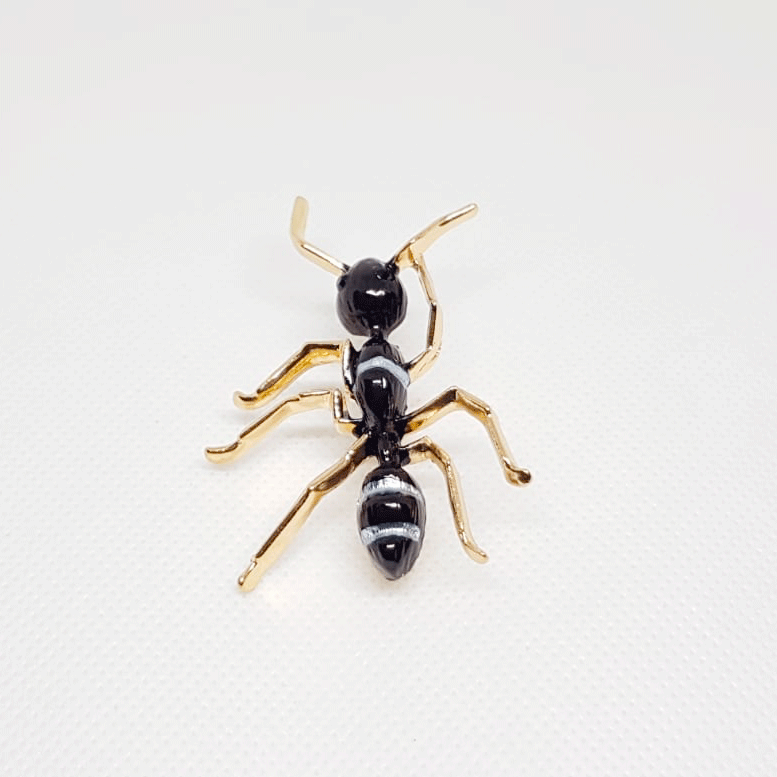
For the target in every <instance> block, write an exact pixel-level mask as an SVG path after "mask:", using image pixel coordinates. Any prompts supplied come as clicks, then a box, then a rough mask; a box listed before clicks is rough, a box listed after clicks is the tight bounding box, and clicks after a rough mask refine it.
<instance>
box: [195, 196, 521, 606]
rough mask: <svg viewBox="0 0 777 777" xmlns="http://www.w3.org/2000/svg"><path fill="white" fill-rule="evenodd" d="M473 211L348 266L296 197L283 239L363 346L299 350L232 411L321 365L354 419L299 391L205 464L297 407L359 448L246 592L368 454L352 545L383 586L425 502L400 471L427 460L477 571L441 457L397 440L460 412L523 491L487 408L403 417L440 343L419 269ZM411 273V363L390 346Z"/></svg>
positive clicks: (425, 446)
mask: <svg viewBox="0 0 777 777" xmlns="http://www.w3.org/2000/svg"><path fill="white" fill-rule="evenodd" d="M476 213H477V206H476V205H474V204H472V205H467V206H465V207H463V208H461V209H460V210H457V211H454V212H453V213H449V214H448V215H447V216H443V217H442V218H441V219H439V220H438V221H435V222H434V223H433V224H430V225H429V226H428V227H427V228H426V229H424V230H423V231H421V232H419V233H418V234H417V235H416V236H415V237H413V238H411V239H410V240H408V241H407V243H405V245H404V246H402V248H401V249H400V250H399V251H397V253H396V254H395V255H394V256H393V257H392V258H391V259H390V260H389V261H388V262H381V261H379V260H378V259H362V260H360V261H358V262H356V263H355V264H354V265H352V266H349V265H347V264H344V263H343V262H340V261H338V260H337V259H334V258H333V257H331V256H330V255H329V254H327V253H324V251H322V250H321V249H319V248H316V247H315V246H313V245H311V244H310V243H308V242H307V240H306V239H305V226H306V223H307V216H308V203H307V201H306V200H305V199H303V198H302V197H297V199H296V200H295V202H294V210H293V211H292V215H291V239H292V242H293V243H294V247H295V248H296V249H297V251H299V253H301V254H302V256H304V257H305V258H306V259H309V260H310V261H312V262H313V263H314V264H316V265H318V266H319V267H321V268H322V269H324V270H327V271H328V272H331V273H333V274H334V275H336V276H337V314H338V316H339V318H340V321H341V322H342V324H343V326H344V327H345V328H346V329H347V330H348V331H349V332H350V333H351V334H352V335H358V336H361V337H366V338H367V340H366V342H364V344H363V345H362V347H361V348H360V349H357V348H355V347H354V346H353V345H352V344H351V342H350V341H349V340H341V341H334V342H332V341H327V342H311V343H306V344H305V345H303V346H302V348H300V350H299V351H297V353H295V354H294V355H293V356H292V357H291V358H290V359H289V360H288V361H286V362H285V363H284V364H282V365H281V366H280V367H279V368H278V369H277V370H275V372H273V373H272V374H271V375H270V376H269V377H268V378H267V380H265V381H264V382H263V383H262V384H261V385H260V386H259V388H257V389H256V391H255V392H253V393H252V394H242V393H240V392H237V393H235V395H234V401H235V404H236V405H237V406H238V407H240V408H246V409H250V408H254V407H259V406H260V405H264V404H265V403H267V402H269V401H270V400H271V399H273V398H274V397H276V396H277V395H278V394H279V393H280V392H281V391H283V390H284V389H285V388H286V387H288V386H289V385H291V383H293V382H294V381H295V380H296V379H297V378H298V377H299V376H300V375H301V374H302V373H303V372H305V371H306V370H309V369H310V368H311V367H315V366H317V365H320V364H329V363H331V362H341V364H342V370H343V384H344V391H345V394H346V395H347V396H348V397H350V398H351V399H352V400H353V402H354V403H355V404H357V405H358V406H359V409H360V411H361V417H360V418H352V417H351V416H350V415H349V413H348V410H347V407H346V403H345V400H344V392H343V391H341V390H340V389H329V390H323V391H306V392H304V393H302V394H297V395H296V396H294V397H290V398H289V399H286V400H285V401H283V402H281V403H280V404H278V405H276V406H275V407H274V408H273V409H272V410H270V411H269V412H268V413H266V414H265V415H263V416H262V417H261V418H260V419H259V420H257V421H255V422H254V423H252V424H251V425H250V426H247V427H246V428H245V429H243V431H242V432H240V434H239V435H238V438H237V440H235V442H233V443H232V444H231V445H226V446H224V447H219V448H207V449H206V451H205V455H206V456H207V458H208V459H210V460H211V461H216V462H226V461H232V459H235V458H237V457H238V456H240V455H242V454H243V453H245V452H246V451H247V450H248V449H249V448H250V447H251V446H252V445H253V444H254V443H256V442H258V441H259V440H260V439H261V438H262V437H264V435H265V434H267V433H268V432H269V431H270V430H271V429H273V428H275V427H276V426H277V425H278V424H280V422H281V421H283V420H284V419H286V418H288V417H289V416H291V415H294V414H296V413H302V412H304V411H306V410H314V409H325V410H329V412H331V413H332V416H333V419H334V424H335V427H336V428H337V430H338V431H340V432H342V433H343V434H346V435H352V436H353V437H355V438H356V441H355V442H354V443H353V444H352V445H351V447H350V448H349V449H348V451H347V452H346V453H345V455H344V456H343V457H342V458H341V459H340V460H339V461H337V462H336V463H335V464H333V465H332V466H331V467H330V468H329V469H327V470H326V471H325V472H322V473H321V474H320V475H319V476H318V477H317V478H315V479H314V480H313V481H312V482H311V483H310V484H309V485H308V486H307V488H305V490H304V491H303V492H302V494H301V495H300V497H299V499H297V501H296V502H295V504H294V506H293V507H292V508H291V510H289V512H288V514H287V515H286V517H285V518H284V519H283V520H282V521H281V522H280V523H279V524H278V526H277V528H276V529H275V531H274V532H273V533H272V534H271V535H270V537H269V539H268V540H267V541H266V542H265V543H264V545H262V547H261V548H260V549H259V551H258V552H257V553H256V555H255V556H254V557H253V558H252V559H251V563H250V564H249V566H248V568H247V569H246V570H245V571H244V572H243V574H242V575H241V576H240V578H239V580H238V584H239V585H240V587H241V588H243V589H245V590H247V591H250V590H251V589H253V588H254V587H255V586H256V584H257V583H258V582H259V579H260V578H261V576H262V575H263V574H264V573H265V572H266V571H267V569H268V568H269V567H270V566H271V565H272V564H273V563H274V562H275V561H276V560H277V558H278V557H279V556H280V555H281V553H282V552H283V551H284V550H285V548H286V546H287V545H288V544H289V542H290V541H291V540H292V538H293V537H294V535H295V534H296V532H297V531H298V530H299V529H300V527H301V526H302V524H303V523H304V522H305V520H306V519H307V517H308V516H309V515H310V513H311V512H312V510H313V508H314V507H315V506H316V505H317V504H318V502H319V501H320V500H321V498H322V497H324V496H325V495H326V494H328V493H329V492H330V491H332V490H334V489H335V488H337V486H339V485H340V484H341V483H343V482H344V481H345V479H346V478H347V477H348V476H349V475H350V474H351V473H352V472H354V470H355V469H356V468H357V467H358V466H359V465H360V464H361V463H362V462H363V461H364V460H365V459H367V458H370V457H373V458H375V459H376V460H377V466H376V467H375V469H373V470H372V471H371V472H370V473H369V474H368V475H367V477H366V478H365V479H364V482H363V483H362V489H361V496H360V498H359V502H358V527H359V533H360V536H361V541H362V543H363V544H364V546H365V547H366V548H367V551H368V552H369V554H370V556H371V557H372V560H373V562H374V563H375V565H376V567H377V568H378V569H379V570H380V572H381V573H382V574H383V575H384V576H385V577H387V578H388V579H389V580H396V579H398V578H400V577H402V575H404V574H406V573H407V572H409V571H410V569H411V568H412V566H413V564H414V563H415V561H416V559H417V558H418V554H419V553H420V552H421V545H422V543H423V540H424V528H425V525H426V505H425V501H424V496H423V494H422V493H421V489H420V488H419V487H418V484H417V483H416V482H415V481H414V480H413V478H411V477H410V475H409V474H408V473H407V471H406V470H405V467H406V466H407V465H409V464H415V463H417V462H419V461H432V462H434V463H435V464H436V465H437V467H439V469H440V471H441V472H442V474H443V475H444V477H445V481H446V484H447V487H448V498H449V500H450V504H451V510H452V511H453V520H454V523H455V525H456V533H457V534H458V536H459V541H460V542H461V544H462V546H463V548H464V550H465V551H466V553H467V555H468V556H469V557H470V558H471V559H473V560H474V561H477V562H478V563H481V564H482V563H484V562H485V561H487V560H488V556H486V554H485V553H484V551H483V550H481V549H480V548H479V547H478V545H477V543H476V542H475V540H474V539H473V537H472V532H471V530H470V527H469V520H468V518H467V510H466V507H465V505H464V500H463V499H462V495H461V485H460V483H459V476H458V474H457V472H456V469H455V467H454V466H453V462H452V461H451V459H450V457H449V456H448V454H447V453H446V452H445V451H444V450H443V449H442V448H440V447H439V446H438V445H437V444H435V443H434V442H432V440H430V439H429V438H428V437H422V438H421V439H417V440H415V441H412V442H408V443H405V442H404V438H405V436H406V435H409V434H412V433H414V432H420V431H423V430H425V429H426V428H427V427H428V426H430V425H431V424H433V423H434V422H435V421H437V420H439V419H440V418H442V417H443V416H444V415H446V414H447V413H450V412H453V411H454V410H464V411H466V412H467V413H469V414H470V415H471V416H472V417H473V418H475V419H476V420H478V421H480V423H481V424H483V426H484V427H485V428H486V431H487V432H488V435H489V437H490V439H491V443H492V445H493V447H494V450H495V451H496V454H497V456H498V457H499V463H500V465H501V467H502V471H503V472H504V475H505V478H506V479H507V481H508V483H511V484H512V485H515V486H525V485H528V483H529V482H530V480H531V475H530V474H529V472H528V470H525V469H521V468H520V467H518V466H516V464H515V462H514V461H513V457H512V454H511V453H510V450H509V448H508V446H507V442H506V440H505V438H504V435H503V434H502V430H501V429H500V427H499V422H498V421H497V419H496V416H495V415H494V413H493V412H492V410H491V409H490V408H489V406H488V405H487V404H486V403H485V402H483V401H482V400H480V399H478V398H477V397H475V396H473V395H472V394H470V393H469V392H468V391H465V390H464V389H461V388H457V387H453V388H449V389H447V390H446V391H443V392H442V394H440V395H439V396H437V397H435V398H434V399H432V400H431V401H430V402H428V403H427V404H425V405H424V406H423V407H421V408H419V409H418V410H415V411H412V412H408V410H407V388H408V386H409V385H410V383H411V382H412V381H414V380H416V379H417V378H420V377H421V376H422V375H423V374H424V373H425V372H426V371H427V370H428V369H429V368H430V367H431V366H432V364H433V363H434V361H435V359H436V358H437V357H438V355H439V353H440V346H441V343H442V319H441V315H440V311H439V308H438V305H437V298H436V297H435V293H434V288H433V286H432V281H431V278H430V277H429V272H428V270H427V268H426V263H425V261H424V254H425V252H426V251H427V250H428V249H429V247H430V246H431V245H432V244H433V243H434V242H435V241H436V240H437V239H438V238H439V237H440V236H442V235H443V234H445V233H446V232H447V231H448V230H449V229H451V228H453V227H455V226H457V225H458V224H461V223H463V222H464V221H466V220H467V219H469V218H472V217H473V216H474V215H475V214H476ZM406 269H412V270H415V272H416V273H417V274H418V279H419V281H420V283H421V288H422V289H423V292H424V294H425V296H426V299H427V300H428V302H429V325H428V330H427V337H426V348H424V350H423V351H422V352H421V353H420V354H418V355H417V356H416V357H414V358H413V359H411V360H410V361H405V359H403V357H402V355H401V354H400V352H399V349H398V348H397V347H396V346H395V345H392V344H391V343H390V342H389V341H388V336H389V334H390V333H391V332H392V331H393V330H394V329H396V327H398V326H399V325H400V324H401V323H402V321H403V320H404V318H405V312H406V309H407V298H406V296H405V290H404V288H403V286H402V283H401V281H400V278H399V275H400V272H401V271H402V270H406Z"/></svg>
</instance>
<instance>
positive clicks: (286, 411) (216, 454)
mask: <svg viewBox="0 0 777 777" xmlns="http://www.w3.org/2000/svg"><path fill="white" fill-rule="evenodd" d="M326 408H329V409H330V410H331V411H332V418H333V421H334V423H335V427H336V428H337V430H338V431H339V432H342V433H343V434H353V433H354V429H355V428H356V424H357V423H358V422H357V421H354V420H353V419H352V418H351V417H350V416H349V415H348V410H347V408H346V407H345V403H344V401H343V395H342V393H341V392H340V391H339V390H337V389H335V390H333V391H307V392H305V393H304V394H298V395H297V396H296V397H290V398H289V399H287V400H286V401H285V402H281V404H280V405H278V406H277V407H274V408H273V409H272V410H270V412H269V413H267V414H266V415H263V416H262V417H261V418H260V419H259V420H258V421H254V423H252V424H251V425H250V426H247V427H246V428H245V429H243V431H242V432H240V434H239V435H238V436H237V440H235V442H233V443H231V444H230V445H225V446H223V447H218V448H206V449H205V456H206V457H207V458H208V459H210V461H216V462H227V461H232V460H233V459H236V458H237V457H238V456H240V455H242V454H243V453H245V452H246V451H247V450H248V449H249V448H251V447H252V446H253V445H255V444H256V443H257V442H259V440H261V439H262V438H263V437H264V436H265V435H266V434H267V433H268V432H270V431H271V430H272V429H274V428H275V427H276V426H278V424H280V423H281V421H284V420H285V419H287V418H288V417H289V416H292V415H296V414H297V413H304V412H306V411H308V410H318V409H326Z"/></svg>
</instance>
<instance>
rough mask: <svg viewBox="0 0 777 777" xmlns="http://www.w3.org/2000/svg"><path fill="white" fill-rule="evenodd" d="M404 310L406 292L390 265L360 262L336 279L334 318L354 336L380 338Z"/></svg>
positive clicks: (396, 270)
mask: <svg viewBox="0 0 777 777" xmlns="http://www.w3.org/2000/svg"><path fill="white" fill-rule="evenodd" d="M406 311H407V297H406V296H405V289H404V287H403V286H402V283H401V281H400V280H399V269H398V268H397V266H396V264H394V263H393V262H385V263H384V262H381V261H379V260H378V259H362V260H361V261H358V262H356V264H354V265H353V266H352V267H349V268H348V269H347V270H346V271H345V272H344V273H343V274H342V275H340V276H339V277H338V279H337V315H338V316H339V317H340V321H342V323H343V326H344V327H345V328H346V329H347V330H348V331H349V332H350V333H351V334H353V335H364V336H365V337H374V336H383V337H385V336H386V335H387V334H388V333H389V332H391V331H392V330H394V329H396V328H397V327H398V326H399V325H400V324H401V323H402V322H403V321H404V320H405V312H406Z"/></svg>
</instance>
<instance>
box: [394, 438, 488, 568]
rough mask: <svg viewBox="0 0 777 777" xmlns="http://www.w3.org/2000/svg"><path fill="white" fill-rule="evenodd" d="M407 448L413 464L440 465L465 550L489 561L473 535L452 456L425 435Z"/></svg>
mask: <svg viewBox="0 0 777 777" xmlns="http://www.w3.org/2000/svg"><path fill="white" fill-rule="evenodd" d="M405 450H406V451H407V453H408V454H409V456H410V463H411V464H415V463H417V462H419V461H433V462H434V463H435V464H436V465H437V466H438V467H439V469H440V472H442V474H443V475H444V476H445V482H446V484H447V485H448V499H449V501H450V503H451V510H452V511H453V522H454V524H455V525H456V534H457V535H458V537H459V542H461V545H462V547H463V548H464V551H465V552H466V554H467V555H468V556H469V557H470V558H471V559H472V560H473V561H477V562H478V564H485V563H486V561H488V556H487V555H486V553H485V551H484V550H482V549H481V548H480V547H478V544H477V543H476V542H475V539H474V537H473V536H472V530H471V529H470V527H469V518H468V517H467V507H466V505H465V504H464V499H463V498H462V495H461V483H460V482H459V474H458V472H456V468H455V467H454V466H453V462H452V461H451V457H450V456H449V455H448V454H447V453H446V452H445V451H444V450H443V449H442V448H440V446H439V445H437V444H435V443H433V442H432V441H431V440H430V439H429V438H428V437H423V438H422V439H420V440H417V441H416V442H413V443H411V444H410V445H408V446H407V447H406V448H405Z"/></svg>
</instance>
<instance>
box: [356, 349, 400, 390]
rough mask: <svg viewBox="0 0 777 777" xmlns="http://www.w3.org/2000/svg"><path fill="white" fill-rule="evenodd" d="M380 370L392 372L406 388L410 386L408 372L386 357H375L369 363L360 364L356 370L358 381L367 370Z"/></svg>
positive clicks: (368, 360)
mask: <svg viewBox="0 0 777 777" xmlns="http://www.w3.org/2000/svg"><path fill="white" fill-rule="evenodd" d="M375 368H379V369H382V370H386V372H390V373H391V374H392V375H393V376H394V377H395V378H396V379H397V380H398V381H399V382H400V383H401V384H402V385H403V386H404V387H405V388H407V387H408V386H409V385H410V376H409V375H408V374H407V370H404V369H403V368H402V367H400V366H399V365H398V364H397V363H396V362H393V361H391V359H387V358H386V357H385V356H373V357H372V358H371V359H367V361H364V362H360V363H359V366H358V367H357V368H356V380H358V378H359V376H360V375H361V374H362V373H363V372H364V371H365V370H372V369H375Z"/></svg>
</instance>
